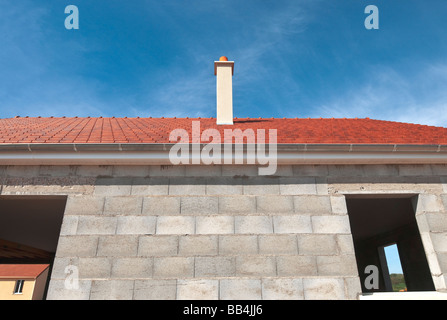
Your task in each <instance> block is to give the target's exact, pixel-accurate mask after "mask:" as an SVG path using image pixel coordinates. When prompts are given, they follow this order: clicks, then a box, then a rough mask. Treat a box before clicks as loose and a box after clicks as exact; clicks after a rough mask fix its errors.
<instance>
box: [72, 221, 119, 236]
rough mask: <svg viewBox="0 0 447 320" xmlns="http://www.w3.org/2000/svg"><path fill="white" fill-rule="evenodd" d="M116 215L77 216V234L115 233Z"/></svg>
mask: <svg viewBox="0 0 447 320" xmlns="http://www.w3.org/2000/svg"><path fill="white" fill-rule="evenodd" d="M116 224H117V220H116V217H106V216H79V220H78V227H77V229H76V233H77V234H86V235H94V234H115V231H116Z"/></svg>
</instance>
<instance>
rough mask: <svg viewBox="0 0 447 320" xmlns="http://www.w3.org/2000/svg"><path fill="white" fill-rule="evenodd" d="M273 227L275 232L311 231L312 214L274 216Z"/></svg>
mask: <svg viewBox="0 0 447 320" xmlns="http://www.w3.org/2000/svg"><path fill="white" fill-rule="evenodd" d="M273 229H274V231H275V233H311V232H312V226H311V223H310V216H307V215H295V216H274V217H273Z"/></svg>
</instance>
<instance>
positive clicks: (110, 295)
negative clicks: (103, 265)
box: [90, 280, 134, 300]
mask: <svg viewBox="0 0 447 320" xmlns="http://www.w3.org/2000/svg"><path fill="white" fill-rule="evenodd" d="M133 288H134V281H133V280H95V281H92V288H91V292H90V300H132V298H133Z"/></svg>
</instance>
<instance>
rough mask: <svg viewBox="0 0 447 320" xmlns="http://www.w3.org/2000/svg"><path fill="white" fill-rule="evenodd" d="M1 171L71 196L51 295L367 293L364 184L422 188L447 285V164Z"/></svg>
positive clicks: (18, 186) (440, 285)
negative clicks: (359, 206)
mask: <svg viewBox="0 0 447 320" xmlns="http://www.w3.org/2000/svg"><path fill="white" fill-rule="evenodd" d="M0 168H1V169H0V170H1V171H0V173H1V174H2V187H1V195H42V196H45V195H67V204H66V209H65V214H64V219H63V223H62V228H61V234H60V238H59V242H58V247H57V252H56V258H55V261H54V266H53V270H52V274H51V281H50V285H49V290H48V296H47V299H232V300H237V299H357V298H358V295H359V294H360V293H361V286H360V282H359V281H360V280H359V277H358V271H357V265H356V258H355V252H354V247H353V240H352V236H351V231H350V224H349V216H348V214H347V207H346V201H345V194H347V193H359V192H360V193H361V192H364V193H374V192H389V193H396V192H397V193H402V192H410V193H417V194H420V196H419V197H420V200H419V201H418V211H417V219H418V224H419V226H420V231H421V235H422V238H423V241H424V247H425V248H426V251H427V257H428V260H429V264H430V269H431V271H432V274H433V278H434V279H436V283H435V285H436V288H437V290H445V289H446V287H445V283H446V278H445V274H446V272H447V219H446V217H447V215H446V212H445V209H444V203H445V204H446V205H447V185H444V182H445V181H447V167H445V166H430V165H427V166H386V165H383V166H382V165H380V166H372V165H369V166H360V165H359V166H332V165H328V166H326V165H319V166H313V165H305V166H304V165H303V166H302V165H297V166H292V165H290V166H279V167H278V170H277V173H276V174H275V175H274V176H259V175H258V170H257V167H256V166H235V165H233V166H27V167H21V166H7V167H6V166H4V167H0ZM421 177H423V179H422V178H421ZM427 181H428V182H427ZM73 267H74V269H73ZM67 270H68V271H67ZM73 270H76V273H73ZM73 276H76V279H78V284H79V286H78V287H77V288H73V287H70V286H69V285H67V281H68V280H70V279H73V278H72V277H73ZM68 283H69V282H68Z"/></svg>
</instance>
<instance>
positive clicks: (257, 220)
mask: <svg viewBox="0 0 447 320" xmlns="http://www.w3.org/2000/svg"><path fill="white" fill-rule="evenodd" d="M234 224H235V226H234V228H235V229H234V231H235V233H244V234H262V233H272V232H273V223H272V217H268V216H237V217H235V221H234Z"/></svg>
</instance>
